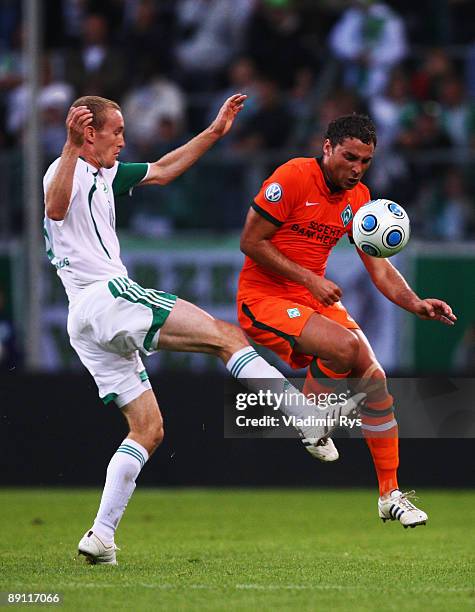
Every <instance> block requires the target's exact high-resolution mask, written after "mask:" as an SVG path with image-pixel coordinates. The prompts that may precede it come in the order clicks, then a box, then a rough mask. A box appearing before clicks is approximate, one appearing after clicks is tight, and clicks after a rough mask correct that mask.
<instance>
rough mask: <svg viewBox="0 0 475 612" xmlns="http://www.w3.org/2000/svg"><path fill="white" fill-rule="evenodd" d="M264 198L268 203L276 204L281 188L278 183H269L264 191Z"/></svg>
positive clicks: (280, 195) (280, 194) (279, 197)
mask: <svg viewBox="0 0 475 612" xmlns="http://www.w3.org/2000/svg"><path fill="white" fill-rule="evenodd" d="M265 196H266V200H267V201H268V202H278V201H279V200H280V199H281V197H282V187H281V186H280V185H279V183H271V184H270V185H269V186H268V187H267V189H266V192H265Z"/></svg>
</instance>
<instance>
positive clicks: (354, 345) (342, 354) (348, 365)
mask: <svg viewBox="0 0 475 612" xmlns="http://www.w3.org/2000/svg"><path fill="white" fill-rule="evenodd" d="M335 350H336V355H335V359H336V361H337V362H338V365H339V366H340V368H342V369H343V370H345V371H347V370H351V369H352V368H353V367H354V365H355V363H356V361H357V359H358V353H359V350H360V343H359V340H358V338H356V336H354V335H353V334H352V333H348V334H347V335H345V338H344V340H343V341H342V342H339V343H338V344H337V346H336V347H335Z"/></svg>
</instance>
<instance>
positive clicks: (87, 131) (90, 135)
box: [84, 125, 96, 144]
mask: <svg viewBox="0 0 475 612" xmlns="http://www.w3.org/2000/svg"><path fill="white" fill-rule="evenodd" d="M95 135H96V130H95V129H94V128H93V127H92V125H88V126H86V127H85V128H84V140H85V141H86V142H88V143H89V144H93V143H94V140H95Z"/></svg>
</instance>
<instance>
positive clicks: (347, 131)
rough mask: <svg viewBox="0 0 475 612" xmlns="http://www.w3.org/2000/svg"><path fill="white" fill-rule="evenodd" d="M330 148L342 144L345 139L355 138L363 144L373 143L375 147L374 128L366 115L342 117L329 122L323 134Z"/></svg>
mask: <svg viewBox="0 0 475 612" xmlns="http://www.w3.org/2000/svg"><path fill="white" fill-rule="evenodd" d="M327 138H328V140H329V141H330V143H331V145H332V147H334V146H336V145H337V144H342V142H343V141H344V140H345V138H357V139H358V140H361V142H364V143H365V144H371V143H373V144H374V146H376V143H377V139H376V128H375V126H374V123H373V122H372V121H371V119H370V118H369V117H368V116H367V115H358V114H356V113H353V114H352V115H343V116H342V117H337V118H336V119H334V120H333V121H331V122H330V123H329V125H328V128H327V133H326V134H325V139H327Z"/></svg>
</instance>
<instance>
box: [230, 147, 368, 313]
mask: <svg viewBox="0 0 475 612" xmlns="http://www.w3.org/2000/svg"><path fill="white" fill-rule="evenodd" d="M369 199H370V193H369V190H368V188H367V187H366V185H363V184H362V183H358V184H357V185H356V186H355V187H354V188H353V189H350V190H346V191H337V192H335V193H332V192H331V191H330V189H329V187H328V185H327V184H326V182H325V179H324V176H323V172H322V170H321V168H320V165H319V163H318V160H317V159H315V158H314V157H297V158H295V159H291V160H290V161H288V162H287V163H285V164H283V165H282V166H280V167H279V168H277V170H276V171H275V172H274V173H273V174H272V175H271V176H270V177H269V178H268V179H267V180H265V181H264V183H263V184H262V187H261V189H260V191H259V193H258V194H257V196H256V197H255V199H254V203H253V204H252V207H253V208H254V210H255V211H256V212H258V213H259V214H260V215H262V216H263V217H264V218H265V219H267V220H268V221H270V222H271V223H273V224H274V225H276V226H277V227H278V228H279V229H278V230H277V231H276V233H275V234H274V235H273V236H272V239H271V242H272V244H273V245H274V246H275V247H276V248H277V249H278V250H279V251H280V252H281V253H283V254H284V255H285V256H286V257H288V258H289V259H291V260H292V261H294V262H296V263H298V264H300V265H301V266H303V267H305V268H307V269H309V270H311V271H312V272H314V273H315V274H318V275H319V276H323V275H324V274H325V269H326V265H327V261H328V256H329V255H330V252H331V250H332V248H333V247H334V246H335V244H336V243H337V242H338V241H339V240H340V238H341V237H342V236H344V235H345V234H349V235H350V236H351V233H352V229H351V228H352V220H353V216H354V214H355V213H356V211H357V210H358V209H359V208H360V207H361V206H362V205H363V204H365V203H366V202H368V200H369ZM269 295H274V296H276V297H279V296H280V297H289V296H292V297H295V298H297V297H304V296H305V297H307V298H309V297H310V294H309V292H308V291H307V289H305V287H303V286H302V285H299V284H298V283H295V282H293V281H290V280H288V279H286V278H284V277H283V276H280V275H279V274H275V273H273V272H271V271H270V270H267V269H266V268H264V267H262V266H260V265H259V264H257V263H256V262H255V261H253V260H252V259H250V258H249V257H246V259H245V262H244V266H243V268H242V270H241V274H240V277H239V286H238V301H239V302H242V301H247V302H249V301H251V300H255V299H259V298H262V297H265V296H269Z"/></svg>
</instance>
